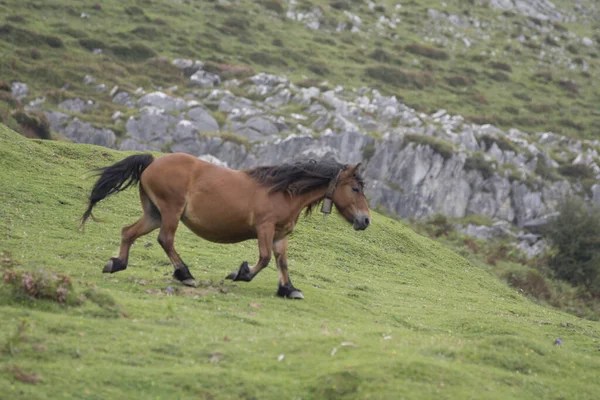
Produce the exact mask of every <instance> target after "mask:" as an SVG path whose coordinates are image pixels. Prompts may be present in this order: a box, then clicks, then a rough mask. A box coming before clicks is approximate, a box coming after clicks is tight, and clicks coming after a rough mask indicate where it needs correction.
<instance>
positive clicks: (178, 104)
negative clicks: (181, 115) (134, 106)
mask: <svg viewBox="0 0 600 400" xmlns="http://www.w3.org/2000/svg"><path fill="white" fill-rule="evenodd" d="M138 106H140V107H143V106H151V107H156V108H161V109H163V110H165V111H180V110H183V109H185V108H186V107H187V103H186V101H185V100H183V99H180V98H179V97H171V96H169V95H167V94H165V93H163V92H152V93H148V94H147V95H145V96H143V97H142V98H140V99H139V100H138Z"/></svg>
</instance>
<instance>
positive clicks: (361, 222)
mask: <svg viewBox="0 0 600 400" xmlns="http://www.w3.org/2000/svg"><path fill="white" fill-rule="evenodd" d="M359 167H360V163H359V164H356V165H353V166H351V165H346V164H341V163H339V162H337V161H333V160H330V161H320V162H317V161H315V160H309V161H301V162H295V163H284V164H280V165H267V166H258V167H255V168H250V169H242V170H234V169H229V168H226V167H221V166H218V165H215V164H212V163H209V162H206V161H202V160H200V159H198V158H196V157H194V156H191V155H189V154H185V153H169V154H164V155H161V156H159V157H156V158H155V157H154V156H153V155H151V154H136V155H132V156H129V157H126V158H124V159H123V160H121V161H119V162H117V163H115V164H113V165H110V166H108V167H103V168H98V169H95V170H93V173H94V175H95V176H98V179H97V181H96V183H95V184H94V186H93V188H92V190H91V193H90V195H89V203H88V207H87V210H86V211H85V212H84V214H83V216H82V218H81V225H80V227H81V229H82V228H83V226H84V224H85V223H86V221H87V220H88V219H89V218H92V220H94V221H97V220H96V218H95V217H94V216H93V215H92V209H93V208H94V206H95V205H96V204H97V203H98V202H99V201H101V200H103V199H104V198H106V197H108V196H110V195H112V194H115V193H118V192H121V191H123V190H126V189H127V188H129V187H131V186H133V185H136V184H137V185H138V188H139V195H140V201H141V206H142V212H143V213H142V216H141V218H140V219H139V220H138V221H137V222H135V223H134V224H132V225H129V226H125V227H124V228H123V229H122V231H121V245H120V249H119V256H118V257H111V258H110V259H109V261H108V262H107V263H106V265H105V266H104V268H103V270H102V272H104V273H111V274H112V273H115V272H118V271H123V270H125V269H126V268H127V263H128V260H129V249H130V247H131V245H132V244H133V242H134V241H135V240H136V239H137V238H139V237H140V236H142V235H146V234H148V233H150V232H152V231H154V230H155V229H158V228H160V231H159V234H158V243H159V244H160V246H161V247H162V248H163V250H164V251H165V253H166V254H167V256H168V258H169V260H170V261H171V263H172V264H173V267H174V272H173V277H174V278H175V279H176V280H178V281H179V282H181V283H182V284H183V285H187V286H192V287H196V286H197V283H196V280H195V279H194V277H193V276H192V274H191V273H190V270H189V268H188V267H187V266H186V264H185V263H184V262H183V260H182V259H181V257H180V256H179V254H178V253H177V251H175V232H176V230H177V227H178V225H179V221H181V222H183V224H184V225H185V226H187V227H188V228H189V229H190V230H191V231H192V232H194V233H195V234H196V235H197V236H199V237H201V238H203V239H205V240H208V241H211V242H215V243H237V242H242V241H245V240H250V239H258V254H259V257H258V262H257V263H256V264H255V265H254V266H252V267H249V266H248V263H247V262H246V261H244V262H242V264H241V265H240V267H239V269H238V270H237V271H233V272H231V273H230V274H229V275H227V277H226V279H231V280H233V281H240V282H250V281H251V280H252V279H254V277H256V275H258V273H259V272H260V271H261V270H262V269H263V268H265V267H266V266H267V265H268V264H269V261H270V260H271V255H272V254H274V255H275V261H276V263H277V269H278V272H279V286H278V290H277V295H278V296H280V297H284V298H292V299H303V298H304V296H303V295H302V292H301V290H299V289H297V288H295V287H294V286H293V285H292V281H291V279H290V275H289V272H288V264H287V241H288V235H289V234H290V233H292V231H293V230H294V227H295V225H296V223H297V221H298V218H299V216H300V214H301V213H302V211H303V210H305V211H306V215H308V214H310V213H311V212H312V211H313V209H314V208H315V207H317V206H318V204H319V203H322V207H321V211H322V212H323V213H324V214H325V215H327V214H330V213H331V208H332V204H333V205H335V207H336V209H337V210H338V212H339V214H340V215H341V216H342V217H343V218H344V219H345V220H346V221H348V222H349V223H350V224H352V225H353V227H354V229H355V230H365V229H366V228H367V227H368V226H369V224H370V222H371V214H370V210H369V206H368V203H367V200H366V197H365V194H364V180H363V178H362V177H361V175H360V173H359Z"/></svg>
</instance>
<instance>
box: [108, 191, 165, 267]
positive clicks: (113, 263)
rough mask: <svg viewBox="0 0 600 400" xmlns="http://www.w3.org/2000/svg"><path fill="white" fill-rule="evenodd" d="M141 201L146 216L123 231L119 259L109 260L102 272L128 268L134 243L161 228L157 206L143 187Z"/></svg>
mask: <svg viewBox="0 0 600 400" xmlns="http://www.w3.org/2000/svg"><path fill="white" fill-rule="evenodd" d="M140 199H141V201H142V208H143V209H144V215H142V217H141V218H140V219H139V220H138V221H137V222H136V223H135V224H133V225H129V226H126V227H124V228H123V230H122V231H121V247H120V249H119V257H112V258H111V259H110V260H108V262H107V263H106V265H105V266H104V269H103V270H102V272H105V273H111V274H112V273H114V272H118V271H122V270H124V269H125V268H127V262H128V259H129V249H130V248H131V245H133V242H135V240H136V239H137V238H139V237H140V236H143V235H146V234H148V233H150V232H152V231H153V230H155V229H156V228H158V227H159V226H160V213H159V212H158V209H157V208H156V206H154V204H152V202H151V201H150V199H149V198H148V196H147V195H146V193H145V192H144V190H143V189H142V188H141V186H140Z"/></svg>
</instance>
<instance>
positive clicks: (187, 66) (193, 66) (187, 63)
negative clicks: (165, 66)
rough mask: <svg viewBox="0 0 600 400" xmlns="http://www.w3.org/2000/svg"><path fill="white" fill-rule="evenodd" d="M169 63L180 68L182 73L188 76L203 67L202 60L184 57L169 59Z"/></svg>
mask: <svg viewBox="0 0 600 400" xmlns="http://www.w3.org/2000/svg"><path fill="white" fill-rule="evenodd" d="M171 63H172V64H173V65H174V66H176V67H177V68H179V69H180V70H182V71H183V74H184V75H185V76H188V77H189V76H192V75H194V74H195V73H196V72H198V71H199V70H201V69H202V68H203V67H204V63H203V62H202V61H199V60H196V61H193V60H189V59H184V58H177V59H175V60H173V61H171Z"/></svg>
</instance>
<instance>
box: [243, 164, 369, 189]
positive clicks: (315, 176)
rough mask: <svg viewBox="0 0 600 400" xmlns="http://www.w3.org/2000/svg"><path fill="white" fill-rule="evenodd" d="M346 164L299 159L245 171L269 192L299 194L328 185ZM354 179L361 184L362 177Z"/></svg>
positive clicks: (357, 176)
mask: <svg viewBox="0 0 600 400" xmlns="http://www.w3.org/2000/svg"><path fill="white" fill-rule="evenodd" d="M347 167H348V166H347V165H344V164H340V163H338V162H337V161H319V162H317V161H315V160H310V161H300V162H296V163H293V164H289V163H285V164H281V165H272V166H261V167H256V168H252V169H248V170H246V171H245V172H246V173H247V174H248V175H249V176H251V177H252V178H254V179H256V180H257V181H258V182H260V183H262V184H265V185H267V186H270V192H271V193H275V192H285V193H287V194H289V195H290V196H295V195H301V194H304V193H308V192H310V191H312V190H315V189H318V188H321V187H323V186H327V185H329V182H331V180H332V179H335V178H336V177H337V176H338V174H339V173H340V172H341V171H343V170H344V169H346V168H347ZM356 179H357V180H358V181H359V182H360V183H361V184H362V178H361V177H360V176H359V175H358V174H357V175H356Z"/></svg>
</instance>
